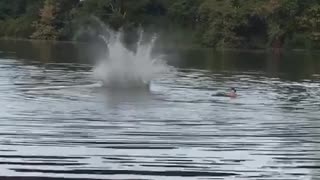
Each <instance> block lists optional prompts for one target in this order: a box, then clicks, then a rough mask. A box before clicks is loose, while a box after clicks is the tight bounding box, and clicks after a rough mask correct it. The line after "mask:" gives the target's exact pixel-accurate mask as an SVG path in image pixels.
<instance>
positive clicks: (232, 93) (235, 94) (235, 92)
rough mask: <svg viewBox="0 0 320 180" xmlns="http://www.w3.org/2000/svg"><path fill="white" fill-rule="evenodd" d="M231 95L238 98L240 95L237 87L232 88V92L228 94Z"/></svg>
mask: <svg viewBox="0 0 320 180" xmlns="http://www.w3.org/2000/svg"><path fill="white" fill-rule="evenodd" d="M227 95H228V96H229V97H232V98H236V97H237V96H238V95H237V90H236V88H231V92H230V93H228V94H227Z"/></svg>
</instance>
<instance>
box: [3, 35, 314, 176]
mask: <svg viewBox="0 0 320 180" xmlns="http://www.w3.org/2000/svg"><path fill="white" fill-rule="evenodd" d="M42 43H43V42H42ZM39 48H42V50H41V51H40V50H39ZM81 48H83V49H87V48H85V47H83V46H81V45H74V44H68V43H62V44H61V43H55V44H51V43H49V44H46V45H44V44H41V43H40V45H39V44H37V43H33V45H30V42H10V41H2V42H1V43H0V51H1V53H0V57H1V59H0V84H1V86H0V98H1V101H0V106H1V108H0V109H1V111H0V119H1V121H0V134H1V136H0V144H1V146H0V158H1V159H0V176H3V177H4V176H10V177H18V176H20V177H21V176H22V177H23V179H27V178H26V177H31V179H35V177H39V178H38V179H60V178H63V177H64V178H70V179H80V178H85V179H243V180H248V179H259V180H262V179H270V180H275V179H286V180H288V179H310V180H311V179H318V178H320V171H319V169H320V151H319V143H320V121H319V120H320V118H319V117H320V111H319V110H320V90H319V85H320V61H319V54H317V53H306V52H288V53H285V54H284V55H283V56H273V55H270V54H269V53H264V52H223V53H222V52H220V53H218V52H213V51H210V50H181V52H174V53H172V52H171V51H168V53H169V52H170V53H169V54H168V57H167V58H168V59H169V62H170V63H171V64H172V65H175V66H176V67H177V72H176V73H175V74H167V75H166V76H164V77H162V78H159V79H156V80H154V81H153V82H152V84H151V91H150V92H142V91H116V92H115V91H106V90H105V89H103V88H101V87H100V86H99V84H98V82H97V81H96V80H94V79H93V77H92V72H91V70H92V66H91V65H90V63H88V62H90V56H89V55H84V54H81V53H83V50H81ZM230 87H236V88H237V89H238V93H239V95H240V96H239V97H238V98H236V99H230V98H226V97H216V96H212V95H213V94H215V93H217V92H220V91H226V90H228V89H229V88H230Z"/></svg>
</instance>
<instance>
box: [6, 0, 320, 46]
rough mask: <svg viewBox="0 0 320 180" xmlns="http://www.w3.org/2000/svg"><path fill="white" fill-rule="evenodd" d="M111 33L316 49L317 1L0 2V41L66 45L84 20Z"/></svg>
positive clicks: (319, 19) (319, 35)
mask: <svg viewBox="0 0 320 180" xmlns="http://www.w3.org/2000/svg"><path fill="white" fill-rule="evenodd" d="M89 16H94V17H97V18H99V19H100V20H101V21H103V22H104V23H106V24H107V25H109V26H110V27H112V28H113V29H116V30H118V29H120V28H123V29H130V28H137V27H140V26H142V27H153V28H154V29H162V30H164V29H167V28H168V29H169V28H175V27H179V28H180V29H185V30H186V32H188V34H186V36H188V37H186V38H190V37H191V38H192V41H193V43H196V44H199V45H202V46H204V47H214V48H258V49H263V48H270V47H272V48H306V49H318V48H320V0H14V1H12V0H1V1H0V36H1V37H9V38H28V39H41V40H72V38H73V36H74V34H75V33H76V31H77V29H78V27H79V26H81V25H82V24H85V23H88V22H86V19H87V17H89Z"/></svg>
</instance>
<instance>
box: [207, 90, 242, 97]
mask: <svg viewBox="0 0 320 180" xmlns="http://www.w3.org/2000/svg"><path fill="white" fill-rule="evenodd" d="M212 96H221V97H231V98H236V97H238V95H237V90H236V88H231V92H229V93H226V92H218V93H216V94H214V95H212Z"/></svg>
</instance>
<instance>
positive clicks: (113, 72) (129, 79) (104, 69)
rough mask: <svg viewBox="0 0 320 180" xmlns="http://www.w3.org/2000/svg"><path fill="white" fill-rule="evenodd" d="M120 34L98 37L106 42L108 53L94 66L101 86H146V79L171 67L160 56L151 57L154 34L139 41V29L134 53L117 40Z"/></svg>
mask: <svg viewBox="0 0 320 180" xmlns="http://www.w3.org/2000/svg"><path fill="white" fill-rule="evenodd" d="M121 36H122V33H121V32H118V33H114V32H111V33H110V37H109V38H107V37H105V36H101V38H102V39H103V40H104V41H105V42H106V44H107V45H108V54H107V55H106V57H105V59H103V60H101V61H100V62H99V63H98V64H97V65H96V67H95V69H94V75H95V77H96V78H97V79H99V80H101V81H102V82H103V84H104V86H107V87H111V88H113V87H115V88H131V87H149V84H150V82H151V81H152V80H153V79H155V78H158V77H160V76H161V75H163V74H165V73H168V72H169V71H171V70H172V69H171V68H170V67H169V66H168V65H167V64H166V63H165V61H164V60H163V59H161V58H160V57H153V56H152V49H153V47H154V43H155V40H156V37H155V36H154V37H153V38H152V39H151V41H150V42H147V43H143V42H142V38H143V32H141V33H140V37H139V38H140V40H139V41H138V43H137V50H136V52H133V51H130V50H128V49H127V48H126V47H125V46H124V44H123V43H122V42H121Z"/></svg>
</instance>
